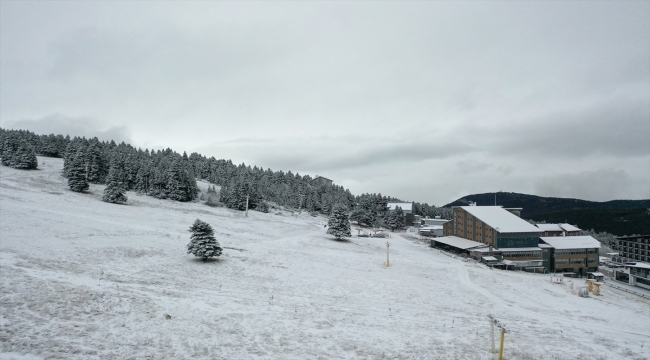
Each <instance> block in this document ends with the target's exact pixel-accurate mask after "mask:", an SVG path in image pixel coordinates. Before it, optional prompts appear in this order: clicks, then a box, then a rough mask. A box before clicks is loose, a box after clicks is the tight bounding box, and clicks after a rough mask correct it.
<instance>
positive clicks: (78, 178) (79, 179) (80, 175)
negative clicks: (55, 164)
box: [68, 152, 89, 192]
mask: <svg viewBox="0 0 650 360" xmlns="http://www.w3.org/2000/svg"><path fill="white" fill-rule="evenodd" d="M68 186H69V187H70V190H72V191H76V192H83V191H85V190H88V189H89V186H88V181H86V164H85V162H84V159H83V154H82V153H80V152H77V154H76V155H75V158H74V159H73V160H72V162H71V163H70V168H69V171H68Z"/></svg>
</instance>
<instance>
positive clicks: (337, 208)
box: [327, 204, 352, 240]
mask: <svg viewBox="0 0 650 360" xmlns="http://www.w3.org/2000/svg"><path fill="white" fill-rule="evenodd" d="M327 227H328V229H327V233H328V234H330V235H334V237H335V238H336V240H341V239H343V238H345V237H349V236H352V233H351V232H350V219H349V218H348V214H347V209H346V208H345V206H343V205H341V204H336V205H334V208H333V209H332V215H330V218H329V221H328V222H327Z"/></svg>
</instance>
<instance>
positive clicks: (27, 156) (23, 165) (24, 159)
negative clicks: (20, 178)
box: [14, 143, 38, 170]
mask: <svg viewBox="0 0 650 360" xmlns="http://www.w3.org/2000/svg"><path fill="white" fill-rule="evenodd" d="M14 163H15V164H14V167H15V168H16V169H25V170H29V169H36V167H37V166H38V161H37V160H36V154H35V153H34V149H33V148H32V147H31V146H29V145H27V144H25V143H21V144H20V145H19V146H18V151H17V153H16V154H15V155H14Z"/></svg>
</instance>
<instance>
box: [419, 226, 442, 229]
mask: <svg viewBox="0 0 650 360" xmlns="http://www.w3.org/2000/svg"><path fill="white" fill-rule="evenodd" d="M442 229H443V227H442V225H427V226H423V227H421V228H420V230H442Z"/></svg>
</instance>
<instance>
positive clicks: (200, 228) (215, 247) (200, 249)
mask: <svg viewBox="0 0 650 360" xmlns="http://www.w3.org/2000/svg"><path fill="white" fill-rule="evenodd" d="M189 231H190V232H191V233H192V236H191V240H190V243H189V244H187V253H188V254H194V256H196V257H200V258H203V261H205V259H207V258H210V257H215V256H219V255H221V251H222V250H223V249H222V248H221V246H219V242H218V241H217V239H215V238H214V230H212V226H210V225H209V224H208V223H205V222H203V221H201V220H199V219H196V221H195V222H194V225H192V226H191V227H190V230H189Z"/></svg>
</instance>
